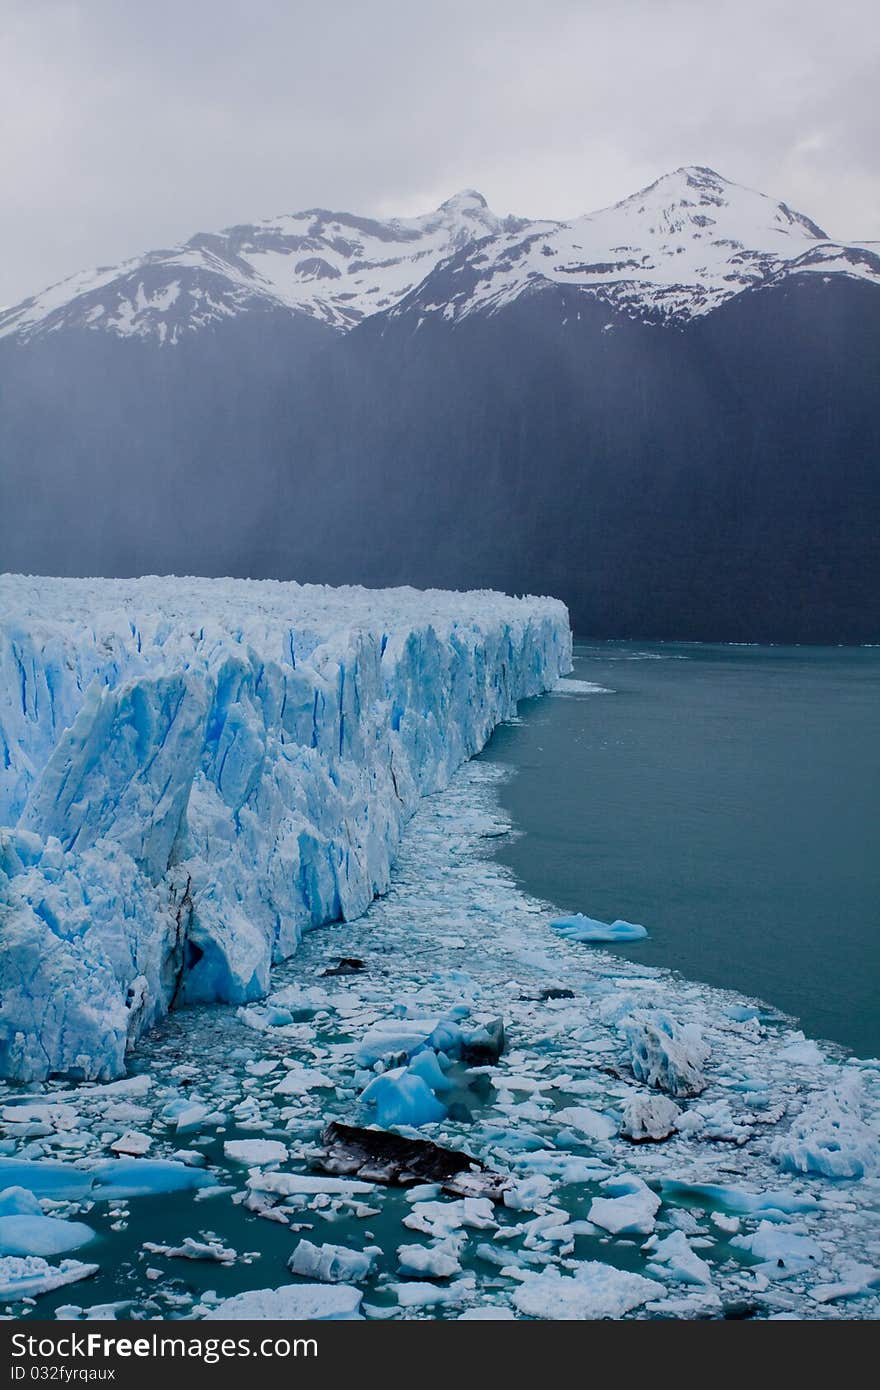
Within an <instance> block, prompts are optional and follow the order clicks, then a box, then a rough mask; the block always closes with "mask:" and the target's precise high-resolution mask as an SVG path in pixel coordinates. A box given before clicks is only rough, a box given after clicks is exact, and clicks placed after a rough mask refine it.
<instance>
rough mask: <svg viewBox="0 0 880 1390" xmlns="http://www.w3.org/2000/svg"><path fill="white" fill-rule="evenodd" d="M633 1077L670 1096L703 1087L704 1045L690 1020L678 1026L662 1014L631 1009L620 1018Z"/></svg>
mask: <svg viewBox="0 0 880 1390" xmlns="http://www.w3.org/2000/svg"><path fill="white" fill-rule="evenodd" d="M624 1033H625V1036H626V1039H627V1041H628V1043H629V1047H630V1057H631V1061H632V1069H633V1073H634V1075H635V1077H636V1080H638V1081H643V1082H644V1083H645V1085H646V1086H653V1087H654V1089H655V1090H658V1091H666V1092H667V1093H668V1094H669V1095H671V1096H677V1097H681V1096H697V1095H699V1094H700V1092H701V1091H704V1090H705V1089H706V1085H707V1082H706V1078H705V1076H704V1075H703V1073H702V1071H701V1070H700V1068H701V1067H702V1065H703V1063H704V1062H705V1060H706V1058H707V1056H708V1048H707V1047H706V1045H705V1043H704V1042H703V1039H702V1036H701V1035H700V1032H699V1030H698V1029H697V1028H696V1027H695V1026H694V1025H693V1024H687V1025H686V1026H684V1027H681V1026H679V1025H677V1024H675V1023H673V1022H672V1020H671V1019H670V1018H668V1017H667V1015H666V1014H664V1013H660V1012H655V1013H642V1012H639V1013H634V1014H632V1015H631V1016H630V1017H629V1018H628V1019H626V1020H624Z"/></svg>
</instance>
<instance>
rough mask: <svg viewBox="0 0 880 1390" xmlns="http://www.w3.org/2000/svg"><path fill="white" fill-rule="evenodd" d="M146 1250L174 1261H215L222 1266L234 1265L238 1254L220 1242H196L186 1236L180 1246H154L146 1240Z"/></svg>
mask: <svg viewBox="0 0 880 1390" xmlns="http://www.w3.org/2000/svg"><path fill="white" fill-rule="evenodd" d="M144 1249H145V1250H148V1251H149V1252H150V1254H151V1255H165V1256H167V1257H168V1258H169V1259H172V1260H214V1261H216V1263H217V1264H221V1265H231V1264H234V1263H235V1260H236V1258H237V1256H236V1252H235V1251H234V1250H233V1249H232V1248H231V1247H230V1246H227V1245H223V1244H221V1242H220V1241H219V1240H195V1239H194V1238H193V1237H192V1236H184V1239H183V1241H182V1243H181V1244H180V1245H154V1244H153V1242H152V1241H149V1240H146V1241H144Z"/></svg>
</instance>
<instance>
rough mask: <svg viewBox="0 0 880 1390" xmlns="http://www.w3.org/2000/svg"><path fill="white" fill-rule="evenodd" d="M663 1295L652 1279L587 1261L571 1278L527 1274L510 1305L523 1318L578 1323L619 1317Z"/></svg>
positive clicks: (546, 1273) (548, 1273)
mask: <svg viewBox="0 0 880 1390" xmlns="http://www.w3.org/2000/svg"><path fill="white" fill-rule="evenodd" d="M665 1292H666V1288H665V1286H664V1285H663V1284H658V1283H657V1282H656V1281H655V1280H653V1279H645V1278H644V1277H643V1276H642V1275H641V1274H631V1273H630V1272H629V1271H628V1270H624V1269H616V1268H614V1266H613V1265H607V1264H602V1263H601V1262H600V1261H598V1260H590V1261H586V1262H584V1263H582V1264H579V1265H578V1266H577V1267H576V1269H575V1272H574V1275H573V1276H568V1275H563V1274H559V1273H558V1272H557V1271H556V1270H550V1269H548V1270H544V1272H543V1273H542V1274H531V1273H530V1274H527V1275H526V1277H525V1279H524V1281H523V1283H522V1285H521V1286H520V1288H518V1289H517V1290H516V1293H515V1294H514V1295H513V1302H514V1306H515V1307H516V1308H517V1310H518V1311H519V1312H520V1313H524V1314H525V1316H526V1317H530V1318H552V1319H555V1320H560V1321H564V1320H568V1321H572V1320H578V1321H581V1320H589V1319H597V1318H621V1317H623V1315H624V1313H629V1312H632V1310H633V1309H634V1308H639V1307H640V1306H641V1305H642V1304H644V1303H647V1302H648V1300H649V1299H651V1298H658V1297H660V1296H661V1295H662V1294H665Z"/></svg>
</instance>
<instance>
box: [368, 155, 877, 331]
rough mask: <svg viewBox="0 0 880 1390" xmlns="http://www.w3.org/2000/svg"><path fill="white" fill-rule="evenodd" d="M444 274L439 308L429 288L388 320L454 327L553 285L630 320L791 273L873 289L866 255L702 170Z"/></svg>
mask: <svg viewBox="0 0 880 1390" xmlns="http://www.w3.org/2000/svg"><path fill="white" fill-rule="evenodd" d="M449 269H450V270H453V269H454V276H453V275H451V274H450V275H448V276H447V277H446V282H447V285H448V287H449V288H448V291H447V293H446V295H445V297H444V300H443V302H442V303H438V302H437V295H436V292H435V286H434V285H433V283H432V282H431V281H429V282H428V283H426V284H423V285H422V286H420V287H419V288H418V289H416V290H414V291H413V293H412V294H411V295H410V296H409V298H408V299H407V301H406V302H405V304H403V305H401V306H400V307H399V309H398V310H397V311H392V312H401V313H402V312H404V311H405V310H407V311H409V310H413V309H417V310H418V311H419V312H420V313H421V314H430V313H442V314H443V315H444V317H445V318H447V319H457V318H461V317H464V316H466V315H468V314H473V313H480V312H487V311H488V312H492V311H493V310H496V309H499V308H501V307H503V306H504V305H507V304H510V303H512V302H513V301H514V300H516V299H518V298H519V297H520V296H521V295H523V294H526V293H532V294H533V293H537V292H540V291H541V290H542V289H544V288H546V287H547V286H548V285H561V286H567V287H570V288H573V289H576V290H578V291H581V292H583V293H585V294H587V295H589V296H591V297H594V298H597V299H599V300H602V301H605V302H607V303H608V304H611V305H614V306H615V307H616V308H618V309H624V310H625V311H627V312H628V313H630V314H631V315H632V316H634V317H639V318H643V319H644V318H647V319H661V320H666V321H670V320H672V321H675V320H687V319H691V318H694V317H696V316H698V315H701V314H706V313H709V312H710V311H711V310H712V309H715V308H717V307H718V305H719V304H722V303H724V301H725V300H728V299H730V298H732V297H733V296H734V295H736V294H740V293H741V292H742V291H743V290H748V289H754V288H756V287H760V286H762V285H766V284H769V283H772V282H776V281H778V280H779V279H780V278H784V277H785V276H788V275H792V274H798V273H807V272H810V273H820V274H825V275H830V274H840V275H847V276H853V277H856V278H861V279H866V280H873V281H874V282H875V283H876V284H878V285H880V256H878V254H877V249H876V248H875V249H873V250H872V249H871V248H870V246H868V245H866V244H862V245H859V244H852V245H842V244H840V243H838V242H834V241H832V240H831V239H830V238H829V237H828V236H827V235H826V233H825V232H823V231H822V229H821V227H818V226H817V225H816V223H815V222H812V221H811V220H810V218H809V217H805V216H804V215H803V214H802V213H799V212H794V211H792V209H791V208H789V207H788V206H787V205H786V204H785V203H777V202H774V201H773V199H772V198H768V197H767V196H766V195H765V194H763V193H756V192H755V191H753V190H752V189H750V188H743V187H741V186H740V185H738V184H735V183H731V182H730V181H729V180H728V179H725V178H722V177H721V175H720V174H716V173H715V172H714V170H712V169H705V168H701V167H690V168H683V169H677V170H676V171H675V172H674V173H671V174H666V175H665V176H664V177H663V178H660V179H658V180H657V181H656V183H652V184H651V185H650V186H649V187H648V188H643V189H642V190H641V191H640V192H638V193H634V194H633V195H632V196H631V197H629V198H625V199H624V200H623V202H621V203H616V204H615V205H614V206H613V207H610V208H604V209H603V210H602V211H601V212H596V213H592V214H590V215H589V216H586V217H579V218H576V219H575V220H574V221H572V222H566V223H560V224H557V225H552V224H543V225H539V224H534V223H533V224H528V225H527V226H526V227H524V228H521V229H518V230H517V231H515V232H506V233H502V234H500V235H498V236H496V237H494V238H493V239H492V240H491V241H490V242H485V243H482V244H481V245H480V246H478V247H471V248H469V249H468V250H467V251H464V252H462V253H460V254H459V256H458V257H457V258H456V260H455V264H454V267H450V268H449Z"/></svg>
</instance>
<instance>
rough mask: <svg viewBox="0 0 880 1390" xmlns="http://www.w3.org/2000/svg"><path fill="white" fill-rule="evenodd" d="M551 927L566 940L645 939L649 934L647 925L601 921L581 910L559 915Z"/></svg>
mask: <svg viewBox="0 0 880 1390" xmlns="http://www.w3.org/2000/svg"><path fill="white" fill-rule="evenodd" d="M550 928H551V930H552V931H555V932H557V933H558V934H559V936H564V937H565V939H566V941H643V940H644V938H645V937H646V936H647V935H648V933H647V930H646V929H645V927H640V926H638V925H637V924H636V923H635V922H622V921H620V920H618V921H616V922H599V921H597V919H596V918H595V917H585V916H584V915H583V913H581V912H575V913H573V914H572V916H571V917H557V918H556V919H555V921H553V922H551V923H550Z"/></svg>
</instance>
